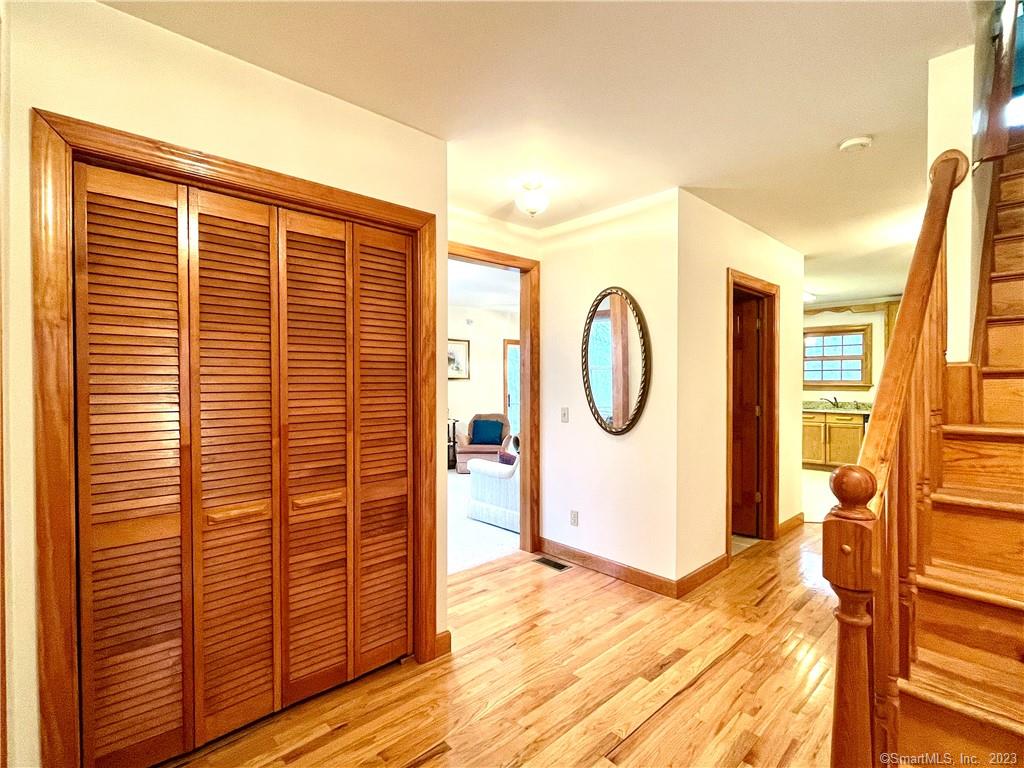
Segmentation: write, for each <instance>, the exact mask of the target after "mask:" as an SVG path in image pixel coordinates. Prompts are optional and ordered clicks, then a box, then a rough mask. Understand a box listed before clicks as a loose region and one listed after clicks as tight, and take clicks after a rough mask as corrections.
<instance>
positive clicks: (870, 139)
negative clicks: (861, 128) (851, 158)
mask: <svg viewBox="0 0 1024 768" xmlns="http://www.w3.org/2000/svg"><path fill="white" fill-rule="evenodd" d="M874 142H875V137H874V136H851V137H850V138H849V139H843V140H842V141H840V142H839V151H840V152H863V151H864V150H865V149H867V148H868V147H870V146H871V145H872V144H874Z"/></svg>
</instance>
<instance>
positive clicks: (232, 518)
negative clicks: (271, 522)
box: [206, 499, 270, 525]
mask: <svg viewBox="0 0 1024 768" xmlns="http://www.w3.org/2000/svg"><path fill="white" fill-rule="evenodd" d="M247 518H251V519H253V520H261V519H269V518H270V499H264V500H262V501H254V502H250V503H249V504H240V505H237V506H235V505H232V506H230V507H216V508H214V509H208V510H206V522H207V523H208V524H209V525H219V524H221V523H234V522H238V521H239V520H244V519H247Z"/></svg>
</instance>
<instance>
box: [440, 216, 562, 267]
mask: <svg viewBox="0 0 1024 768" xmlns="http://www.w3.org/2000/svg"><path fill="white" fill-rule="evenodd" d="M542 231H543V230H537V229H529V228H527V227H522V226H520V225H518V224H511V223H509V222H507V221H499V220H498V219H492V218H491V217H490V216H484V215H483V214H480V213H475V212H473V211H467V210H466V209H464V208H456V207H450V208H449V209H448V239H449V240H450V241H451V242H453V243H461V244H462V245H473V246H476V247H477V248H486V249H488V250H490V251H498V252H499V253H507V254H510V255H512V256H520V257H522V258H524V259H535V260H536V259H539V258H540V239H541V232H542Z"/></svg>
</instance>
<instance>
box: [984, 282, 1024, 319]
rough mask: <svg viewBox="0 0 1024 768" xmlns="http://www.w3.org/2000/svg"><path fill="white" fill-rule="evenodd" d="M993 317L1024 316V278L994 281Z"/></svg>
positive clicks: (991, 312)
mask: <svg viewBox="0 0 1024 768" xmlns="http://www.w3.org/2000/svg"><path fill="white" fill-rule="evenodd" d="M991 296H992V305H991V311H990V314H992V315H1020V314H1024V277H1015V278H1012V279H1008V280H993V281H992V294H991Z"/></svg>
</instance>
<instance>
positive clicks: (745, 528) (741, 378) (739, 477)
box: [729, 291, 761, 536]
mask: <svg viewBox="0 0 1024 768" xmlns="http://www.w3.org/2000/svg"><path fill="white" fill-rule="evenodd" d="M760 308H761V300H760V298H758V297H756V296H752V295H750V294H747V293H744V292H741V291H737V292H736V300H735V303H734V306H733V313H734V317H733V340H732V344H733V376H732V386H733V399H732V403H733V405H732V407H733V419H732V434H731V435H730V436H729V439H730V440H732V444H733V452H732V456H733V471H732V484H733V490H732V532H733V533H736V534H740V535H742V536H759V535H761V531H760V526H759V517H760V515H759V510H758V504H759V503H760V500H759V499H758V494H759V492H760V491H759V489H760V484H761V480H760V477H761V471H760V461H761V457H760V429H759V425H758V421H759V419H760V413H759V411H760V406H761V404H760V399H761V386H760V377H761V354H760V347H761V344H760V339H759V336H760V329H759V327H758V323H759V321H760Z"/></svg>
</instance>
